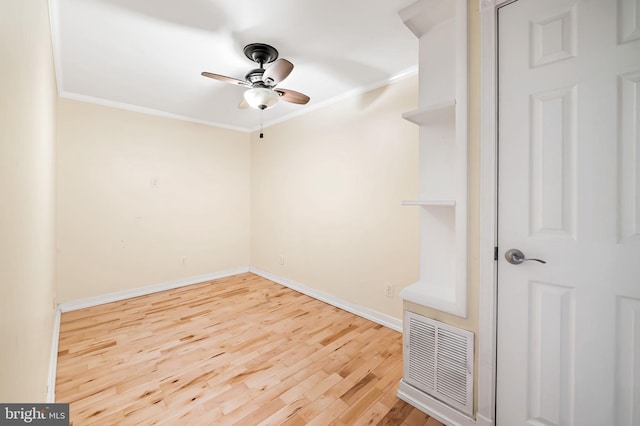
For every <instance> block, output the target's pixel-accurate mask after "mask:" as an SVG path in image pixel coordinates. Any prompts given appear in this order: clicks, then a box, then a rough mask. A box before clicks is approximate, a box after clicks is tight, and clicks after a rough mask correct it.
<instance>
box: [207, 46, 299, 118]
mask: <svg viewBox="0 0 640 426" xmlns="http://www.w3.org/2000/svg"><path fill="white" fill-rule="evenodd" d="M243 51H244V55H245V56H246V57H247V58H248V59H250V60H252V61H253V62H256V63H257V64H258V65H259V68H257V69H253V70H251V71H249V72H248V73H247V74H246V75H245V77H244V80H240V79H237V78H233V77H227V76H224V75H220V74H214V73H210V72H206V71H205V72H203V73H202V75H203V76H205V77H209V78H212V79H214V80H218V81H222V82H224V83H230V84H233V85H236V86H243V87H247V88H248V90H246V91H245V93H244V100H243V101H242V102H241V103H240V105H239V108H246V107H247V106H249V107H251V108H255V109H259V110H265V109H267V108H271V107H273V106H275V105H276V104H277V103H278V99H280V98H282V100H283V101H285V102H290V103H294V104H299V105H305V104H306V103H308V102H309V100H310V98H309V97H308V96H307V95H304V94H302V93H300V92H296V91H294V90H288V89H281V88H278V89H276V88H275V87H276V86H277V85H278V83H280V82H281V81H282V80H284V79H285V78H287V76H288V75H289V74H290V73H291V71H292V70H293V64H292V63H291V62H289V61H287V60H286V59H278V51H277V50H276V48H274V47H272V46H269V45H268V44H264V43H252V44H248V45H246V46H245V47H244V49H243ZM264 64H272V65H271V66H269V68H267V69H265V68H264Z"/></svg>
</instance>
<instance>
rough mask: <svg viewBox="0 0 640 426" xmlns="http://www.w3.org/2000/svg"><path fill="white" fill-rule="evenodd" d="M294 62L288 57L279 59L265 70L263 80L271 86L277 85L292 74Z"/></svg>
mask: <svg viewBox="0 0 640 426" xmlns="http://www.w3.org/2000/svg"><path fill="white" fill-rule="evenodd" d="M292 69H293V64H292V63H291V62H289V61H287V60H286V59H282V58H281V59H278V60H277V61H275V62H274V63H273V64H271V66H270V67H269V68H267V69H266V70H265V71H264V74H263V75H262V81H263V82H264V84H267V85H269V86H272V87H273V86H275V85H276V84H278V83H280V82H281V81H282V80H284V79H285V78H287V76H288V75H289V74H291V70H292Z"/></svg>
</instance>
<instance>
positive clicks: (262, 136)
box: [260, 109, 264, 139]
mask: <svg viewBox="0 0 640 426" xmlns="http://www.w3.org/2000/svg"><path fill="white" fill-rule="evenodd" d="M263 115H264V110H263V109H261V110H260V139H262V138H264V134H263V133H262V116H263Z"/></svg>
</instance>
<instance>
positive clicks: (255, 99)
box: [244, 87, 280, 109]
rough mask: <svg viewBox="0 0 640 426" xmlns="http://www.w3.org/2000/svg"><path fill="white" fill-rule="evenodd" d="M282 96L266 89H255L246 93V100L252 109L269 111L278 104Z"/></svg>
mask: <svg viewBox="0 0 640 426" xmlns="http://www.w3.org/2000/svg"><path fill="white" fill-rule="evenodd" d="M278 98H280V95H278V93H277V92H276V91H274V90H271V89H268V88H266V87H254V88H251V89H248V90H247V91H245V92H244V100H245V101H247V103H248V104H249V106H250V107H251V108H256V109H267V108H271V107H272V106H275V104H277V103H278Z"/></svg>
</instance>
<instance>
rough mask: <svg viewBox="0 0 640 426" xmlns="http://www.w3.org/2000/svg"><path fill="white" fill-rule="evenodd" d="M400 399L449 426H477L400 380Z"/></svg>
mask: <svg viewBox="0 0 640 426" xmlns="http://www.w3.org/2000/svg"><path fill="white" fill-rule="evenodd" d="M397 396H398V398H400V399H401V400H403V401H405V402H408V403H409V404H411V405H413V406H414V407H416V408H417V409H419V410H420V411H423V412H425V413H427V414H428V415H430V416H431V417H433V418H434V419H436V420H438V421H439V422H441V423H444V424H445V425H447V426H477V424H476V421H475V420H474V419H472V418H470V417H467V416H465V415H464V414H462V413H460V412H459V411H457V410H455V409H453V408H451V407H449V406H448V405H446V404H444V403H442V402H440V401H438V400H437V399H435V398H433V397H431V396H429V395H427V394H426V393H424V392H422V391H420V390H418V389H416V388H414V387H413V386H411V385H409V384H407V383H406V382H405V381H404V380H400V385H399V386H398V394H397Z"/></svg>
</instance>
